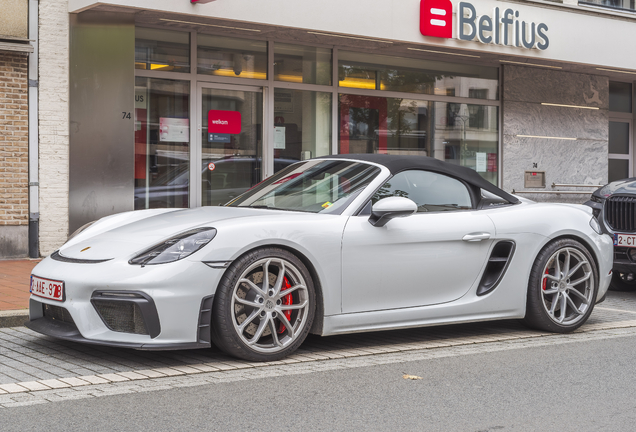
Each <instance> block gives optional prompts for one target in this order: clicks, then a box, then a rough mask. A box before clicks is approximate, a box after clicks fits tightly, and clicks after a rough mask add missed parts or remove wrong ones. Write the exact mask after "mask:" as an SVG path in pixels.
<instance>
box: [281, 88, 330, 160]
mask: <svg viewBox="0 0 636 432" xmlns="http://www.w3.org/2000/svg"><path fill="white" fill-rule="evenodd" d="M329 154H331V93H326V92H314V91H304V90H289V89H275V90H274V165H275V166H274V170H275V171H279V170H280V169H282V168H284V166H285V165H286V164H287V163H288V162H291V161H298V160H304V159H310V158H313V157H318V156H325V155H329Z"/></svg>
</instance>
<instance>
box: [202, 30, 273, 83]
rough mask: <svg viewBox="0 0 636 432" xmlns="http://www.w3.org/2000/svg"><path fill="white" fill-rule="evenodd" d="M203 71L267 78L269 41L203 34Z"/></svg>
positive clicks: (204, 72) (206, 73) (219, 74)
mask: <svg viewBox="0 0 636 432" xmlns="http://www.w3.org/2000/svg"><path fill="white" fill-rule="evenodd" d="M197 37H198V48H197V52H198V65H197V71H198V73H200V74H205V75H214V76H224V77H240V78H252V79H262V80H264V79H267V42H265V41H256V40H250V39H237V38H229V37H221V36H212V35H205V34H199V35H198V36H197Z"/></svg>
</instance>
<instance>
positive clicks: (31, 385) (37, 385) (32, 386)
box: [19, 381, 51, 391]
mask: <svg viewBox="0 0 636 432" xmlns="http://www.w3.org/2000/svg"><path fill="white" fill-rule="evenodd" d="M19 385H21V386H22V387H26V388H28V389H29V390H31V391H36V390H50V389H51V387H49V386H47V385H44V384H42V383H41V382H37V381H28V382H21V383H19Z"/></svg>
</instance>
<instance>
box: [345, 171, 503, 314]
mask: <svg viewBox="0 0 636 432" xmlns="http://www.w3.org/2000/svg"><path fill="white" fill-rule="evenodd" d="M389 196H403V197H406V198H409V199H412V200H413V201H414V202H415V203H416V204H417V205H418V212H417V213H415V214H413V215H411V216H407V217H401V218H395V219H392V220H390V221H389V222H388V223H387V224H386V225H385V226H384V227H374V226H372V225H371V224H370V223H369V217H368V215H367V216H352V217H351V218H349V221H348V222H347V225H346V227H345V230H344V234H343V244H342V262H343V266H342V268H343V273H342V278H343V285H342V310H343V313H353V312H365V311H374V310H385V309H396V308H406V307H415V306H425V305H432V304H439V303H446V302H451V301H453V300H457V299H458V298H460V297H462V296H463V295H464V294H465V293H466V292H467V291H468V290H469V289H470V287H471V286H472V285H473V284H474V283H475V281H476V279H477V277H478V276H479V274H480V273H481V271H482V269H483V267H484V265H485V263H486V258H487V254H488V251H489V249H490V245H491V243H492V240H491V239H493V238H494V237H495V227H494V224H493V223H492V221H491V220H490V218H488V216H486V215H484V214H482V213H481V212H480V211H478V210H475V209H474V205H473V203H472V200H471V196H470V193H469V191H468V188H467V186H466V185H465V184H464V183H462V182H460V181H459V180H457V179H454V178H451V177H449V176H445V175H442V174H437V173H433V172H429V171H423V170H410V171H403V172H401V173H398V174H396V175H395V176H394V177H392V178H391V179H390V180H389V181H388V182H387V183H386V184H385V185H384V186H383V187H382V188H380V189H379V190H378V192H377V193H376V194H375V195H374V197H373V199H372V201H373V202H377V201H378V200H380V199H382V198H385V197H389Z"/></svg>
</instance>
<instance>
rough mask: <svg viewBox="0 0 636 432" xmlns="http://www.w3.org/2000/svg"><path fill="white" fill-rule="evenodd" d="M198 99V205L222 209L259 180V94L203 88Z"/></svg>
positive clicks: (260, 157) (260, 99)
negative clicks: (199, 142) (200, 159)
mask: <svg viewBox="0 0 636 432" xmlns="http://www.w3.org/2000/svg"><path fill="white" fill-rule="evenodd" d="M201 96H202V98H201V100H202V104H203V106H202V107H201V114H202V118H201V126H202V127H201V142H202V148H201V156H202V163H201V165H200V166H198V167H197V168H196V169H200V170H201V204H202V205H204V206H217V205H223V204H225V203H227V202H228V201H230V200H232V199H233V198H236V197H237V196H239V195H240V194H242V193H243V192H245V191H247V190H248V189H249V188H251V187H252V186H254V185H255V184H257V183H258V182H260V181H261V180H262V161H263V93H261V92H257V91H239V90H219V89H212V88H204V89H203V93H202V95H201ZM226 123H227V124H229V126H231V129H232V130H229V131H228V130H227V127H228V126H226V125H225V124H226Z"/></svg>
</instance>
